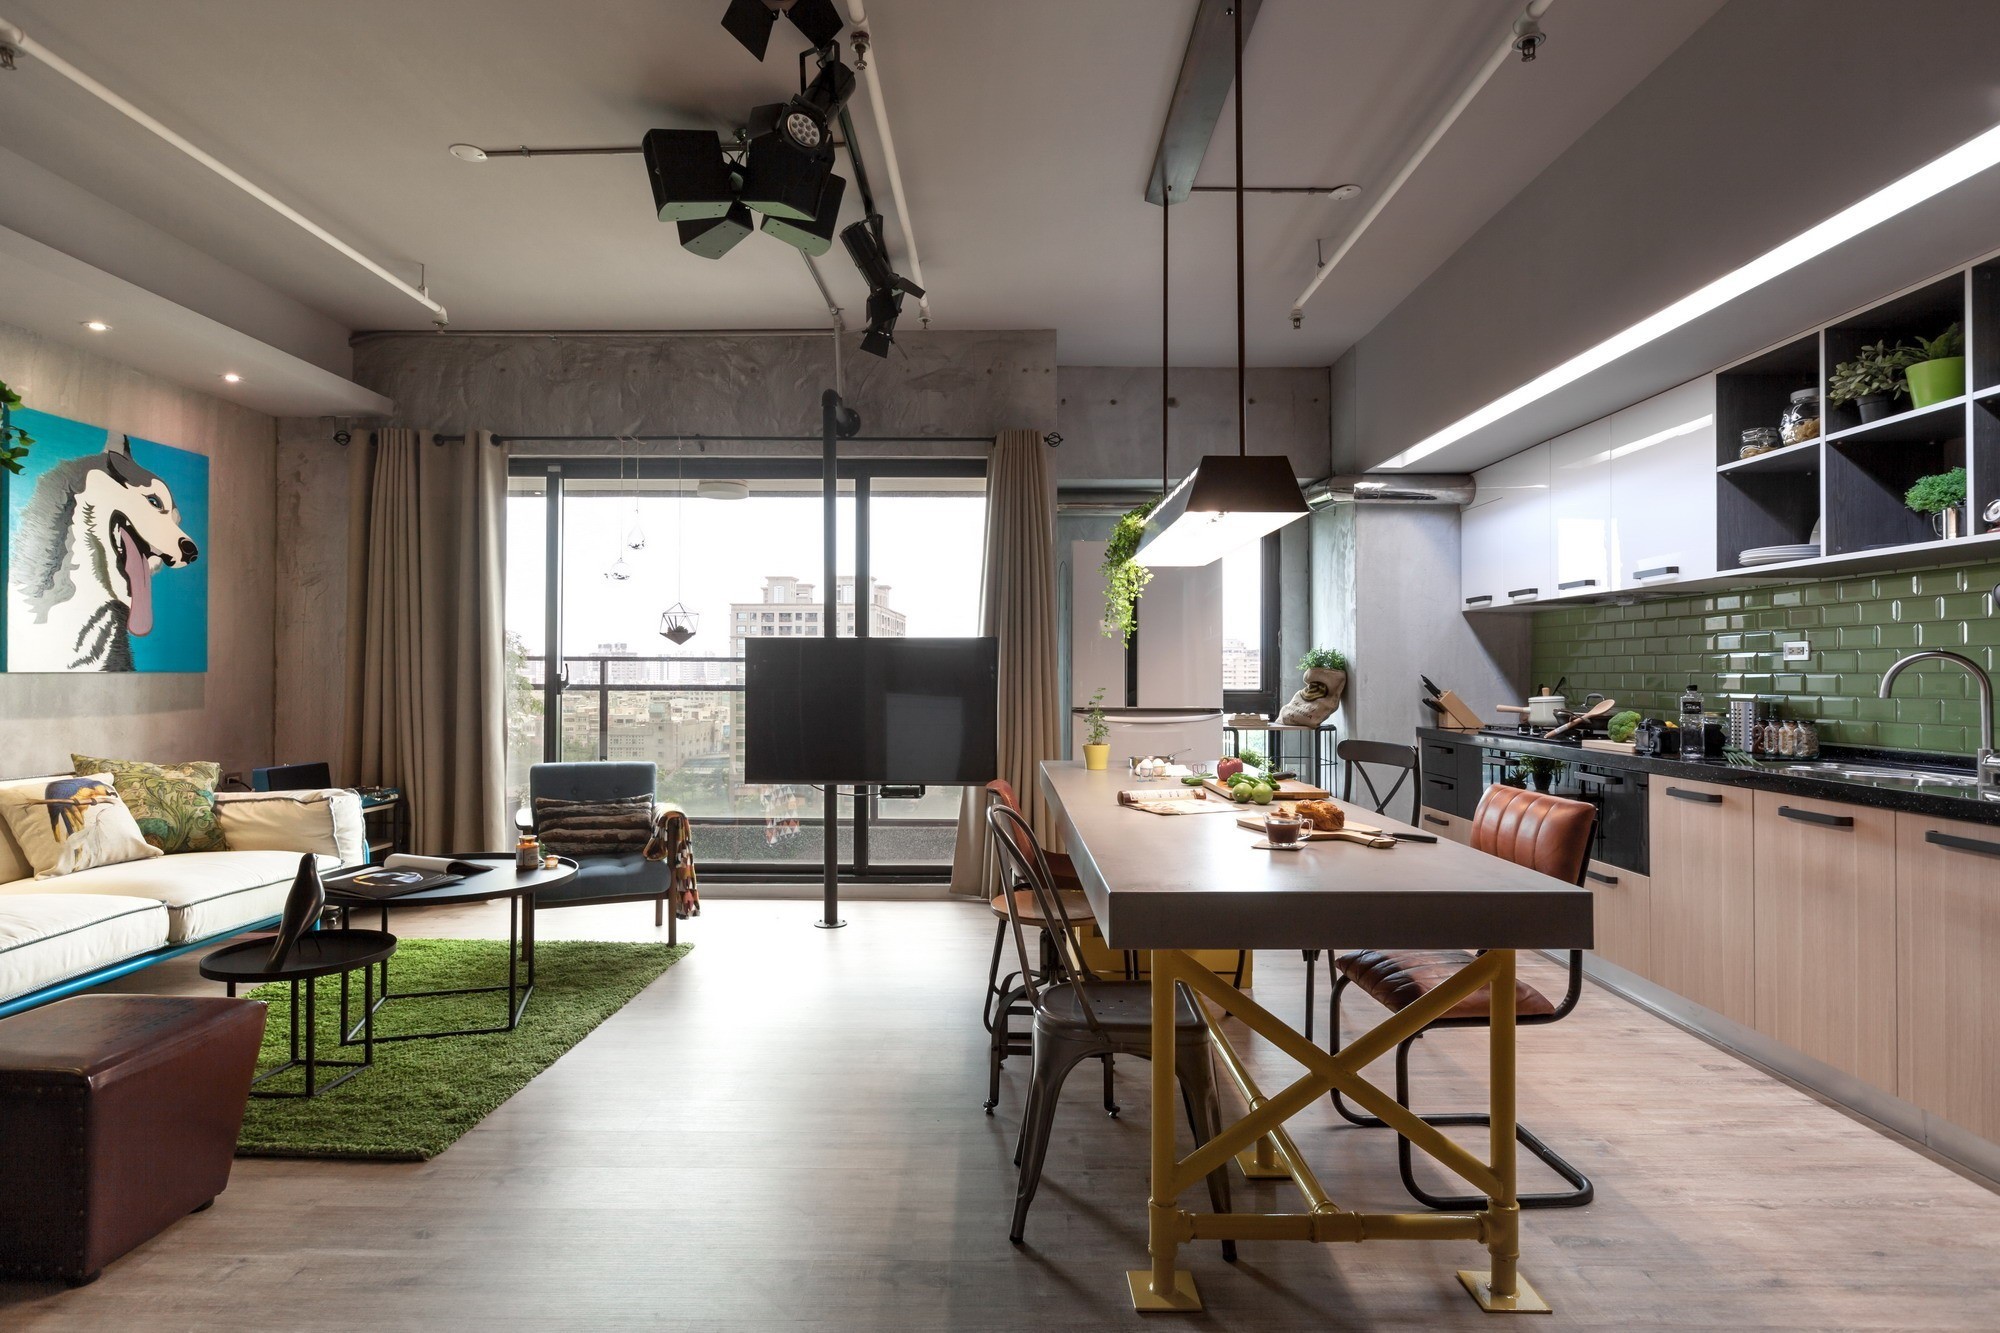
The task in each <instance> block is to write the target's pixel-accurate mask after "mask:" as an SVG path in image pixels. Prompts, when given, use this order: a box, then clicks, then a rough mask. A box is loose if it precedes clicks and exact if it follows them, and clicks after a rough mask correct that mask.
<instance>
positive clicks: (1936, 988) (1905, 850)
mask: <svg viewBox="0 0 2000 1333" xmlns="http://www.w3.org/2000/svg"><path fill="white" fill-rule="evenodd" d="M1885 970H1886V969H1884V968H1882V967H1880V966H1879V965H1878V966H1877V967H1875V968H1872V969H1870V971H1869V972H1868V973H1866V974H1863V975H1860V976H1857V977H1856V978H1855V979H1854V982H1855V984H1856V985H1857V986H1859V987H1862V988H1864V989H1866V990H1868V991H1869V992H1870V993H1871V994H1873V995H1874V996H1875V998H1876V1000H1877V1002H1878V1003H1879V1002H1880V999H1881V996H1880V991H1881V989H1882V988H1884V987H1886V986H1887V984H1888V982H1887V980H1886V979H1885V978H1884V977H1883V976H1882V973H1883V971H1885ZM1895 987H1896V1018H1897V1058H1898V1065H1899V1069H1898V1076H1897V1082H1896V1085H1895V1087H1896V1091H1897V1093H1898V1095H1900V1096H1901V1097H1902V1098H1903V1100H1905V1101H1908V1102H1914V1103H1915V1104H1916V1105H1918V1106H1921V1107H1922V1108H1923V1109H1924V1110H1926V1111H1930V1112H1933V1113H1934V1114H1936V1115H1940V1116H1943V1117H1944V1118H1945V1119H1946V1120H1949V1121H1951V1122H1952V1123H1953V1124H1956V1125H1960V1126H1963V1127H1964V1128H1966V1129H1969V1130H1971V1131H1972V1132H1973V1133H1975V1134H1979V1135H1981V1136H1983V1137H1985V1138H1988V1139H1994V1140H2000V828H1994V827H1992V826H1990V825H1983V824H1969V823H1963V822H1960V821H1956V820H1949V819H1933V818H1930V817H1927V816H1923V815H1911V814H1900V813H1899V814H1898V815H1897V816H1896V980H1895Z"/></svg>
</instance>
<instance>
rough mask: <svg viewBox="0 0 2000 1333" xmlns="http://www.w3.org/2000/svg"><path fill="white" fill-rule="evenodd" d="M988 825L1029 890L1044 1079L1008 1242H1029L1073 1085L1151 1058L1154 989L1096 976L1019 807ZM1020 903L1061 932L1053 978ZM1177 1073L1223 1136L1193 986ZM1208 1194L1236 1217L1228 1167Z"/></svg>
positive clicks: (1002, 808)
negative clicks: (1080, 1077)
mask: <svg viewBox="0 0 2000 1333" xmlns="http://www.w3.org/2000/svg"><path fill="white" fill-rule="evenodd" d="M986 823H987V827H988V829H989V830H990V831H991V834H992V838H993V846H994V851H995V853H996V854H997V856H998V857H999V860H1000V863H1001V865H1002V866H1003V867H1004V868H1005V873H1007V874H1008V875H1010V876H1011V877H1012V878H1014V879H1016V880H1017V881H1019V882H1020V883H1022V884H1025V885H1026V886H1027V887H1026V893H1025V894H1022V895H1016V894H1007V895H1004V897H1005V900H1006V904H1007V922H1008V926H1009V927H1010V929H1011V931H1012V933H1013V936H1014V951H1015V955H1016V957H1017V958H1018V959H1019V961H1020V966H1021V978H1022V986H1023V989H1024V990H1025V993H1026V995H1027V1000H1028V1004H1029V1006H1030V1007H1031V1009H1032V1010H1033V1012H1034V1020H1035V1021H1034V1029H1033V1038H1032V1041H1033V1051H1034V1074H1033V1077H1032V1078H1031V1079H1030V1081H1029V1085H1028V1104H1027V1106H1026V1107H1025V1108H1024V1109H1023V1110H1022V1113H1021V1138H1020V1143H1019V1145H1018V1146H1017V1147H1016V1149H1015V1152H1014V1160H1015V1162H1016V1164H1017V1165H1018V1166H1019V1167H1020V1168H1021V1180H1020V1186H1019V1188H1018V1190H1017V1191H1016V1193H1015V1197H1014V1224H1013V1228H1012V1230H1011V1231H1009V1232H1008V1238H1009V1239H1011V1240H1012V1241H1013V1242H1014V1243H1015V1244H1016V1245H1019V1244H1020V1243H1021V1236H1022V1233H1023V1231H1024V1229H1025V1228H1026V1226H1027V1222H1028V1205H1029V1204H1031V1203H1033V1202H1034V1198H1035V1190H1036V1187H1037V1186H1039V1185H1040V1184H1041V1179H1042V1162H1043V1159H1044V1158H1045V1157H1046V1156H1047V1155H1048V1149H1049V1134H1050V1130H1051V1128H1052V1127H1053V1126H1054V1124H1055V1118H1056V1103H1057V1102H1058V1101H1059V1100H1060V1099H1061V1096H1062V1085H1063V1080H1064V1079H1065V1078H1067V1077H1068V1076H1069V1072H1070V1070H1072V1069H1074V1068H1075V1067H1076V1066H1077V1065H1078V1064H1080V1063H1081V1062H1083V1061H1085V1060H1091V1059H1107V1060H1108V1058H1109V1057H1110V1056H1112V1055H1114V1054H1117V1055H1134V1056H1138V1057H1140V1058H1142V1059H1144V1058H1150V1056H1151V1054H1152V1027H1153V998H1152V983H1151V982H1148V981H1100V980H1098V979H1097V978H1096V977H1094V976H1093V975H1092V974H1091V973H1090V971H1089V969H1088V968H1087V967H1085V965H1084V961H1083V957H1082V953H1081V951H1080V950H1079V949H1078V947H1077V944H1076V937H1075V935H1074V934H1073V933H1072V931H1071V926H1072V924H1073V923H1072V922H1071V921H1070V920H1069V918H1068V915H1067V911H1066V909H1065V907H1064V905H1063V895H1062V893H1061V891H1060V890H1058V889H1057V888H1056V883H1055V877H1054V874H1053V873H1052V871H1051V869H1050V866H1049V862H1048V858H1047V857H1046V856H1045V855H1044V854H1043V852H1042V849H1041V846H1040V844H1039V843H1037V842H1036V840H1035V835H1034V832H1033V830H1031V829H1030V828H1029V827H1028V821H1027V820H1025V819H1023V818H1022V817H1021V815H1020V813H1019V812H1018V811H1016V810H1014V809H1012V808H1010V807H1008V806H1006V805H1001V804H997V803H996V804H994V805H992V806H989V807H988V808H987V811H986ZM1017 897H1026V898H1028V899H1030V900H1031V901H1032V902H1033V903H1034V904H1035V907H1036V910H1037V912H1038V914H1039V916H1040V919H1041V921H1043V922H1046V923H1050V924H1053V925H1055V926H1056V927H1057V928H1056V929H1054V930H1048V929H1044V930H1043V932H1042V938H1043V939H1044V940H1045V941H1049V942H1050V943H1051V944H1052V946H1053V948H1054V954H1055V956H1054V959H1053V963H1054V966H1053V967H1052V968H1050V969H1048V970H1047V971H1046V972H1043V971H1039V970H1037V969H1036V968H1035V967H1034V965H1033V964H1031V963H1030V962H1029V959H1028V935H1027V932H1028V929H1029V924H1030V923H1029V920H1028V918H1027V916H1026V914H1025V913H1023V912H1022V911H1021V910H1020V907H1019V906H1018V905H1017V903H1016V898H1017ZM1108 1067H1109V1066H1108V1065H1107V1068H1108ZM1174 1072H1175V1075H1176V1077H1177V1078H1178V1080H1179V1082H1180V1085H1181V1098H1182V1101H1183V1103H1184V1104H1185V1106H1186V1108H1187V1117H1188V1126H1189V1128H1190V1129H1192V1130H1193V1131H1194V1141H1195V1144H1196V1145H1197V1146H1199V1145H1201V1144H1204V1143H1207V1142H1208V1141H1209V1139H1211V1138H1213V1137H1214V1136H1215V1135H1216V1134H1217V1133H1218V1132H1219V1131H1220V1128H1221V1124H1222V1103H1221V1100H1220V1098H1219V1097H1218V1096H1217V1093H1216V1085H1215V1066H1214V1065H1213V1063H1211V1056H1210V1053H1209V1044H1208V1021H1207V1020H1206V1019H1205V1018H1204V1017H1203V1016H1202V1013H1201V1008H1200V1006H1199V1005H1197V1004H1196V1003H1195V1000H1194V997H1193V995H1191V994H1189V992H1188V991H1187V988H1186V987H1183V986H1176V987H1175V988H1174ZM1208 1197H1209V1202H1210V1204H1211V1205H1212V1206H1213V1207H1214V1208H1215V1210H1216V1211H1217V1212H1219V1213H1223V1212H1228V1211H1229V1168H1228V1164H1227V1163H1224V1164H1223V1165H1221V1166H1218V1167H1216V1168H1215V1170H1213V1171H1211V1172H1209V1174H1208ZM1222 1255H1223V1258H1225V1259H1228V1260H1230V1261H1232V1262H1233V1261H1234V1260H1235V1258H1236V1244H1235V1242H1234V1241H1228V1240H1225V1241H1223V1242H1222Z"/></svg>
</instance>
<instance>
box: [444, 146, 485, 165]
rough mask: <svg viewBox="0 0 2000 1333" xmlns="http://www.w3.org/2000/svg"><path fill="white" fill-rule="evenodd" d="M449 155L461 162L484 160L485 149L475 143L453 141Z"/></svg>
mask: <svg viewBox="0 0 2000 1333" xmlns="http://www.w3.org/2000/svg"><path fill="white" fill-rule="evenodd" d="M451 155H452V156H453V157H455V158H457V159H458V160H459V161H461V162H484V161H485V160H486V150H485V149H484V148H481V147H480V146H479V145H478V144H476V143H455V144H453V145H452V146H451Z"/></svg>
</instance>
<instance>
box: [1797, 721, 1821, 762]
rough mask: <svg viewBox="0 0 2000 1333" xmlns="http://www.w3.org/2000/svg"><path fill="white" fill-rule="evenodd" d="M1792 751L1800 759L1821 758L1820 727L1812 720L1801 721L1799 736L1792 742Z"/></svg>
mask: <svg viewBox="0 0 2000 1333" xmlns="http://www.w3.org/2000/svg"><path fill="white" fill-rule="evenodd" d="M1792 753H1793V754H1794V755H1796V756H1797V757H1798V758H1800V759H1817V758H1819V728H1818V727H1815V726H1814V725H1813V724H1812V723H1810V722H1803V721H1802V722H1800V723H1799V734H1798V738H1797V739H1796V740H1794V741H1793V742H1792Z"/></svg>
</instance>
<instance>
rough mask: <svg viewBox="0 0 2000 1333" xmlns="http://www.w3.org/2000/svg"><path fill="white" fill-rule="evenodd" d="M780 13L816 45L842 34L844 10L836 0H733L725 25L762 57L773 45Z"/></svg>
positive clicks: (750, 50) (745, 45)
mask: <svg viewBox="0 0 2000 1333" xmlns="http://www.w3.org/2000/svg"><path fill="white" fill-rule="evenodd" d="M780 14H783V15H784V16H785V17H787V18H789V19H791V21H792V26H793V27H795V28H797V29H798V30H799V33H800V35H802V36H803V37H804V38H805V39H806V40H807V41H808V42H810V43H812V45H813V46H814V47H815V48H818V47H822V46H825V45H826V44H827V43H828V42H830V41H832V40H833V39H834V38H835V37H837V36H839V35H840V28H841V21H840V13H839V11H838V10H836V9H835V8H834V7H833V0H729V8H728V9H727V10H726V11H724V13H723V15H722V26H723V28H724V29H726V30H727V31H728V33H729V35H730V36H731V37H734V38H735V39H736V40H737V41H739V42H741V43H743V46H744V49H745V50H747V51H749V52H750V54H751V55H753V56H755V57H757V59H759V60H762V59H763V58H764V52H765V51H766V50H768V49H769V48H770V45H771V29H772V28H774V27H776V26H777V25H778V16H779V15H780Z"/></svg>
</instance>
